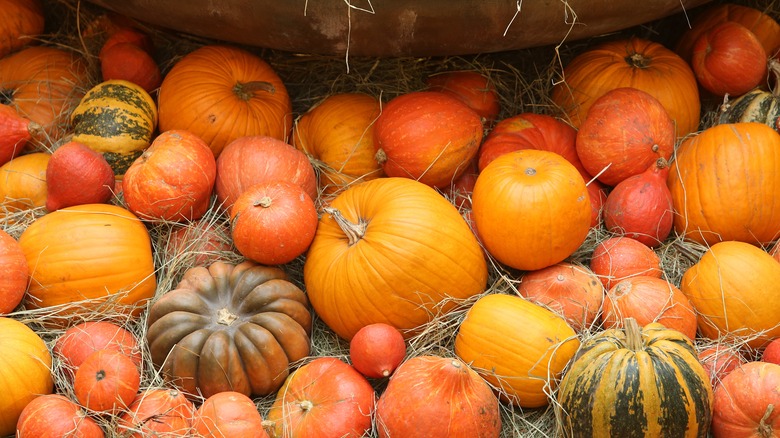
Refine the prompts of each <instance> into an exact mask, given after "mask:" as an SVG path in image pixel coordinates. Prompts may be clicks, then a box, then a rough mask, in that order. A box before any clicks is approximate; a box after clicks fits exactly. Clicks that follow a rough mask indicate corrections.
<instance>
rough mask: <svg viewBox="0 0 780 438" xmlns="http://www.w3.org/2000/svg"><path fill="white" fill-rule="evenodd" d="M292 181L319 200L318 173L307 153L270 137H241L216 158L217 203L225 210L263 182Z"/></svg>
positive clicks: (312, 197)
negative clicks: (243, 194) (248, 190)
mask: <svg viewBox="0 0 780 438" xmlns="http://www.w3.org/2000/svg"><path fill="white" fill-rule="evenodd" d="M276 181H289V182H293V183H296V184H298V185H300V186H301V187H303V189H304V191H306V194H307V195H309V197H310V198H311V199H313V200H314V199H317V174H316V173H315V171H314V168H313V167H312V165H311V163H310V162H309V159H308V158H307V157H306V154H304V153H303V152H301V151H300V150H297V149H295V148H294V147H293V146H291V145H289V144H287V143H285V142H283V141H281V140H277V139H275V138H273V137H268V136H251V137H241V138H237V139H236V140H233V141H231V142H230V143H229V144H228V145H227V146H225V148H224V150H223V151H222V153H221V154H220V155H219V157H217V179H216V182H215V186H214V188H215V190H216V192H217V202H219V203H220V204H221V205H222V207H223V208H224V209H226V210H230V207H231V206H232V205H233V203H234V202H236V199H238V197H239V196H241V194H242V193H244V191H245V190H247V189H248V188H249V187H251V186H253V185H255V184H259V183H262V182H276Z"/></svg>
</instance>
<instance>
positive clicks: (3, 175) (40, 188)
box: [0, 152, 51, 217]
mask: <svg viewBox="0 0 780 438" xmlns="http://www.w3.org/2000/svg"><path fill="white" fill-rule="evenodd" d="M49 158H51V154H49V153H47V152H36V153H32V154H27V155H20V156H18V157H16V158H14V159H12V160H11V161H9V162H7V163H5V164H4V165H2V166H0V203H2V207H0V217H7V216H8V215H12V214H16V213H22V212H24V211H26V210H30V209H33V208H39V207H43V206H45V205H46V194H47V190H46V166H48V164H49Z"/></svg>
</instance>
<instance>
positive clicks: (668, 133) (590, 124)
mask: <svg viewBox="0 0 780 438" xmlns="http://www.w3.org/2000/svg"><path fill="white" fill-rule="evenodd" d="M675 138H676V137H675V133H674V123H673V122H672V119H671V118H670V117H669V114H668V113H667V111H666V109H665V108H664V107H663V105H662V104H661V102H659V101H658V99H656V98H655V97H653V96H652V95H650V94H649V93H646V92H644V91H642V90H639V89H636V88H628V87H621V88H615V89H613V90H609V91H607V92H606V93H604V94H603V95H602V96H600V97H599V98H598V99H596V100H595V101H594V102H593V105H591V107H590V109H589V110H588V114H587V116H586V118H585V120H584V121H583V122H582V125H581V126H580V129H579V131H578V132H577V142H576V149H577V156H578V157H580V161H582V165H583V166H584V167H585V170H586V171H587V172H588V173H589V174H590V175H594V176H595V177H596V178H598V180H599V181H601V182H602V183H604V184H606V185H608V186H615V185H617V184H618V183H619V182H621V181H623V180H625V179H626V178H628V177H630V176H634V175H638V174H640V173H642V172H644V171H645V170H646V169H648V168H649V167H650V166H651V165H652V164H654V163H655V162H656V161H658V160H659V159H663V160H668V159H669V158H671V156H672V152H673V151H674V145H675Z"/></svg>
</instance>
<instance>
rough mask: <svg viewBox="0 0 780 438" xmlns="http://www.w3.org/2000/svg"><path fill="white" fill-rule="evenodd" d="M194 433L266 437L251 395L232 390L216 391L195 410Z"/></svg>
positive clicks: (198, 434)
mask: <svg viewBox="0 0 780 438" xmlns="http://www.w3.org/2000/svg"><path fill="white" fill-rule="evenodd" d="M192 429H193V432H194V433H195V434H196V436H202V437H246V438H268V434H267V433H266V432H265V430H264V429H263V417H262V416H261V415H260V412H259V411H258V410H257V406H255V403H254V402H253V401H252V399H251V398H249V397H247V396H245V395H244V394H241V393H239V392H235V391H223V392H218V393H216V394H214V395H212V396H211V397H209V398H207V399H206V400H205V401H204V402H203V404H202V405H200V407H198V409H197V410H196V411H195V415H194V417H193V424H192Z"/></svg>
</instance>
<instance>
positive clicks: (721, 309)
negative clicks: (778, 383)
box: [680, 241, 780, 348]
mask: <svg viewBox="0 0 780 438" xmlns="http://www.w3.org/2000/svg"><path fill="white" fill-rule="evenodd" d="M680 290H682V292H683V293H684V294H685V295H686V296H688V299H690V300H691V303H693V307H694V308H695V309H696V312H697V313H698V325H699V333H701V335H702V336H704V337H707V338H710V339H721V338H727V339H732V340H733V339H736V340H741V341H746V342H747V344H748V345H750V346H751V347H754V348H758V347H760V346H761V345H763V344H764V343H766V342H767V341H769V340H771V339H774V338H777V337H780V325H778V319H777V318H778V315H780V263H777V261H776V260H775V259H774V258H772V256H771V255H769V253H767V252H766V251H764V250H762V249H761V248H758V247H756V246H753V245H750V244H748V243H744V242H736V241H727V242H719V243H716V244H714V245H712V247H710V249H709V250H707V252H706V253H704V255H703V256H702V257H701V259H699V261H698V263H696V264H695V265H693V266H691V267H690V268H688V270H686V271H685V273H684V274H683V276H682V280H681V282H680ZM724 291H727V293H724Z"/></svg>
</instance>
